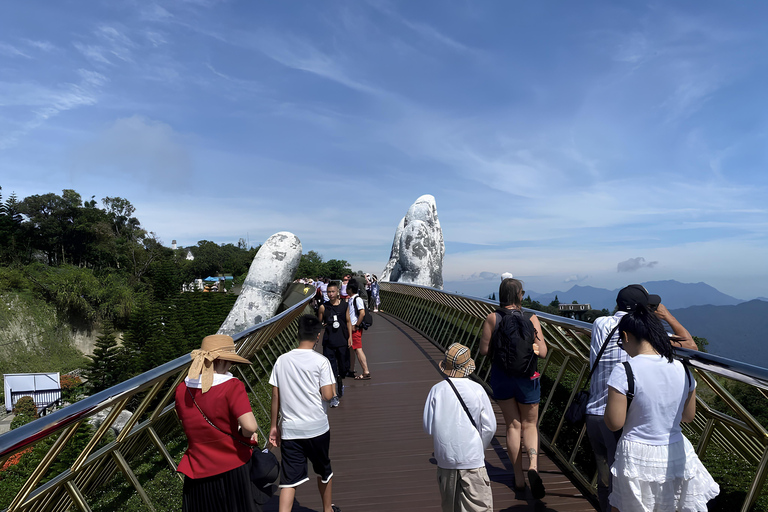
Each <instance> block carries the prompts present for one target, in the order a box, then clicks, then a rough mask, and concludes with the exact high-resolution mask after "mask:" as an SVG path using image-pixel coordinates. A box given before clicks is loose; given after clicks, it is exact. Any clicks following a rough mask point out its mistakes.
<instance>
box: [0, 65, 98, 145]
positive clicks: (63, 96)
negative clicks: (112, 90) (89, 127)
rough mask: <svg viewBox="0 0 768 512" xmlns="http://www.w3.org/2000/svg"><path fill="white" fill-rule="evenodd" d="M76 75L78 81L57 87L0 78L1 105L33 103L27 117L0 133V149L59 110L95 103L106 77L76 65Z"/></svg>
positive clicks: (14, 141) (14, 142) (55, 114)
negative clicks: (4, 80)
mask: <svg viewBox="0 0 768 512" xmlns="http://www.w3.org/2000/svg"><path fill="white" fill-rule="evenodd" d="M78 76H79V77H80V80H79V81H78V82H70V83H66V84H64V85H62V86H60V87H59V88H56V89H50V88H47V87H42V86H39V85H37V84H30V83H3V82H0V98H3V97H4V98H6V99H5V101H3V100H1V99H0V106H10V105H15V106H22V105H23V106H29V107H33V110H32V111H31V113H30V118H28V119H26V120H24V121H22V122H21V123H20V126H19V127H17V128H16V129H14V130H11V131H9V132H6V133H4V134H0V149H7V148H9V147H11V146H13V145H15V144H16V143H17V142H18V140H19V138H20V137H22V136H24V135H26V134H27V133H29V132H30V131H32V130H34V129H35V128H37V127H39V126H40V125H41V124H43V123H44V122H45V121H46V120H48V119H50V118H52V117H55V116H57V115H58V114H60V113H61V112H65V111H68V110H72V109H75V108H78V107H82V106H87V105H93V104H95V103H96V102H97V97H98V94H99V91H100V89H101V87H102V86H103V85H104V84H106V83H107V82H108V79H107V78H106V77H105V76H104V75H102V74H100V73H97V72H95V71H90V70H86V69H79V70H78ZM5 92H9V93H11V94H8V95H7V94H6V93H5Z"/></svg>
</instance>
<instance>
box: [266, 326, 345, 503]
mask: <svg viewBox="0 0 768 512" xmlns="http://www.w3.org/2000/svg"><path fill="white" fill-rule="evenodd" d="M321 330H322V325H321V324H320V320H318V319H317V318H315V317H314V316H311V315H304V316H302V317H301V318H299V347H298V348H296V349H294V350H291V351H290V352H287V353H285V354H283V355H281V356H280V357H278V358H277V361H275V366H274V367H273V368H272V375H270V377H269V383H270V384H271V385H272V424H271V426H270V429H269V442H270V443H272V444H273V445H275V446H279V447H280V456H281V458H282V467H281V468H280V509H279V510H280V512H290V510H291V509H292V508H293V500H294V498H295V496H296V487H297V486H298V485H300V484H303V483H304V482H306V481H307V480H309V477H308V476H307V459H309V461H310V462H312V469H314V470H315V473H316V474H317V488H318V490H319V491H320V497H321V498H322V500H323V512H340V509H339V507H336V506H334V505H333V504H332V503H331V479H332V478H333V471H332V470H331V459H330V457H329V455H328V452H329V449H330V444H331V430H330V424H329V423H328V410H327V402H330V401H331V400H332V399H333V398H334V395H335V393H334V387H335V385H336V381H335V379H334V378H333V371H332V370H331V363H330V362H329V361H328V359H327V358H325V357H323V356H322V355H320V354H318V353H317V352H315V350H314V347H315V343H316V342H317V340H318V338H319V337H320V331H321ZM278 416H279V417H280V424H279V425H278V421H277V420H278Z"/></svg>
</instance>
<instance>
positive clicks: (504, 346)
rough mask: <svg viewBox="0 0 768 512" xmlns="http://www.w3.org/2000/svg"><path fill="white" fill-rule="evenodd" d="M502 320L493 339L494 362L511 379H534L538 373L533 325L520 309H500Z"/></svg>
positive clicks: (498, 311) (497, 311)
mask: <svg viewBox="0 0 768 512" xmlns="http://www.w3.org/2000/svg"><path fill="white" fill-rule="evenodd" d="M496 313H498V314H499V315H501V320H500V321H499V324H498V325H497V326H496V330H495V332H494V333H493V336H492V337H491V347H492V350H493V362H494V364H496V365H497V366H499V368H501V369H502V370H504V373H506V374H507V375H508V376H510V377H532V376H533V374H534V373H535V372H536V360H537V357H536V354H534V352H533V342H534V341H535V339H536V330H535V329H534V327H533V323H531V321H530V320H529V319H527V318H525V316H523V312H522V311H520V310H518V309H512V310H510V309H506V308H500V309H497V310H496Z"/></svg>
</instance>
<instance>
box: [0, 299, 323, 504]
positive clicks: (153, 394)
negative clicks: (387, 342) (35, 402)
mask: <svg viewBox="0 0 768 512" xmlns="http://www.w3.org/2000/svg"><path fill="white" fill-rule="evenodd" d="M311 299H312V296H311V295H310V296H309V297H307V298H306V299H304V300H302V301H301V302H299V303H298V304H296V305H295V306H293V307H291V308H290V309H288V310H286V311H285V312H283V313H281V314H279V315H277V316H275V317H273V318H271V319H270V320H267V321H266V322H263V323H261V324H259V325H257V326H255V327H253V328H251V329H248V330H246V331H243V332H241V333H239V334H237V335H235V336H234V339H235V343H236V344H237V352H238V354H240V355H241V356H243V357H246V358H248V359H249V360H251V361H252V364H251V365H250V366H245V365H237V366H235V367H233V368H234V371H239V372H240V377H241V378H242V380H243V381H244V382H245V383H246V385H247V386H248V388H249V391H251V393H250V396H251V398H252V400H253V402H255V403H256V404H257V405H258V407H257V410H256V414H257V417H259V416H260V417H262V418H264V417H266V418H269V410H270V399H271V395H269V394H268V393H263V392H262V393H259V392H257V390H256V389H255V388H257V387H258V386H260V385H262V384H264V385H265V384H266V382H267V380H268V378H269V373H270V371H271V368H272V365H273V364H274V362H275V360H276V359H277V357H278V356H279V355H280V354H282V353H284V352H286V351H288V350H290V349H292V348H295V343H296V332H297V331H296V327H297V323H296V321H297V318H298V317H299V316H300V315H301V314H302V313H304V312H305V309H306V307H307V304H308V303H309V301H310V300H311ZM190 363H191V360H190V357H189V355H188V354H187V355H184V356H181V357H179V358H177V359H174V360H173V361H170V362H168V363H165V364H163V365H160V366H158V367H157V368H154V369H153V370H150V371H148V372H146V373H143V374H141V375H138V376H136V377H134V378H132V379H129V380H127V381H125V382H122V383H120V384H117V385H116V386H113V387H111V388H109V389H106V390H104V391H101V392H99V393H97V394H95V395H93V396H90V397H88V398H85V399H83V400H81V401H79V402H77V403H74V404H72V405H69V406H67V407H64V408H63V409H60V410H58V411H55V412H53V413H51V414H49V415H47V416H44V417H42V418H40V419H37V420H35V421H33V422H31V423H28V424H26V425H23V426H21V427H19V428H17V429H15V430H12V431H10V432H7V433H5V434H3V435H2V436H0V465H2V464H3V462H5V461H6V460H7V459H8V458H9V457H11V456H13V455H15V454H18V453H19V452H21V451H23V450H25V449H27V448H29V447H32V446H34V445H35V444H37V443H40V442H43V441H45V440H48V439H49V438H55V441H54V442H53V444H52V446H51V447H50V449H49V450H48V452H47V453H46V454H45V456H44V457H43V459H42V461H41V462H40V463H39V465H38V466H37V467H36V468H35V469H34V470H33V471H32V473H31V474H30V475H29V477H28V478H27V480H26V482H25V483H24V484H23V486H22V487H21V489H20V490H19V491H18V493H17V494H16V496H15V498H14V499H13V500H12V501H11V503H10V505H9V506H8V507H7V508H6V509H5V512H16V511H19V512H21V511H35V512H38V511H40V512H49V511H51V512H53V511H55V512H63V511H65V510H69V509H71V508H72V507H73V506H74V507H76V508H78V509H80V510H82V511H90V510H91V509H90V506H89V504H88V496H89V495H90V494H91V493H92V492H94V491H95V490H97V489H98V488H100V487H102V486H104V485H105V484H106V483H107V482H109V481H110V479H111V478H112V477H113V476H114V475H115V473H116V472H118V471H119V472H120V473H122V475H123V477H124V478H125V479H126V480H127V481H128V482H130V484H131V485H132V486H133V487H134V488H135V489H136V492H137V493H138V494H139V496H140V497H141V499H142V501H143V502H144V503H145V505H146V507H147V508H148V509H149V510H155V507H154V506H153V503H152V501H151V500H150V498H149V496H148V495H147V493H146V492H145V490H144V488H143V487H142V485H141V483H140V482H139V479H138V478H137V477H136V474H135V473H134V470H133V469H132V468H131V463H132V462H133V461H134V460H135V459H136V458H138V457H139V456H140V455H141V454H143V453H144V452H145V451H147V450H157V451H158V452H159V453H161V454H162V456H163V458H164V460H165V462H166V463H167V465H168V467H170V469H171V470H172V471H174V472H175V471H176V462H175V461H174V459H173V457H172V456H171V454H170V453H169V451H168V449H167V447H166V445H165V442H164V438H165V436H166V435H167V434H168V433H169V432H171V431H173V430H174V428H178V418H177V416H176V414H175V409H174V391H175V389H176V386H177V385H178V384H179V383H180V382H181V381H182V380H183V379H184V377H186V375H187V371H188V368H189V365H190ZM102 411H105V412H106V411H108V413H107V415H106V419H105V420H104V421H103V422H102V423H101V425H100V426H99V427H98V428H97V429H96V431H95V433H94V434H93V436H92V437H91V438H90V440H88V442H87V444H86V446H85V448H84V449H82V450H81V451H80V452H79V453H77V454H76V455H75V457H74V462H72V463H71V464H69V465H68V468H67V469H65V470H63V471H61V472H60V473H58V474H55V475H50V474H48V473H49V470H50V469H51V466H52V464H53V463H54V462H55V461H57V460H60V458H61V457H62V454H64V453H66V450H67V448H68V447H70V446H71V443H72V440H73V439H74V438H75V436H76V434H77V431H78V428H79V427H81V425H83V424H84V422H86V421H88V419H89V418H91V417H93V416H94V415H96V414H97V413H100V412H102ZM123 411H129V412H131V413H132V414H131V415H130V419H128V420H127V423H126V424H125V425H124V427H123V428H122V430H121V431H120V433H119V434H117V436H116V437H115V438H114V440H109V439H108V437H107V433H108V431H109V430H110V428H111V427H112V425H113V424H114V423H115V420H117V419H118V416H120V414H121V413H122V412H123ZM259 431H260V438H261V439H266V435H265V432H264V431H263V430H262V427H261V425H260V426H259ZM1 477H2V475H0V478H1ZM44 477H45V478H44ZM179 477H180V478H181V475H180V474H179ZM43 480H45V483H41V481H43Z"/></svg>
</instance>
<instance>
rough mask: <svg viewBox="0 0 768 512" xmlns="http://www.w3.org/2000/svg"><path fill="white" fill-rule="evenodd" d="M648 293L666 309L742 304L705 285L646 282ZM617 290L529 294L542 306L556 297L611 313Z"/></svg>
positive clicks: (587, 288) (590, 288)
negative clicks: (653, 295) (659, 300)
mask: <svg viewBox="0 0 768 512" xmlns="http://www.w3.org/2000/svg"><path fill="white" fill-rule="evenodd" d="M641 284H642V285H643V286H645V288H646V289H647V290H648V292H649V293H652V294H655V295H659V296H661V301H662V302H663V303H664V305H665V306H667V309H679V308H687V307H689V306H701V305H706V304H710V305H713V306H735V305H736V304H740V303H742V302H744V301H743V300H740V299H737V298H735V297H731V296H730V295H726V294H724V293H723V292H721V291H719V290H717V289H716V288H713V287H712V286H709V285H708V284H706V283H681V282H679V281H673V280H669V281H648V282H645V283H641ZM619 290H620V288H617V289H615V290H606V289H605V288H595V287H593V286H579V285H576V286H573V287H572V288H571V289H570V290H567V291H564V292H563V291H554V292H551V293H536V292H529V295H530V296H531V298H532V299H533V300H537V301H539V302H541V303H542V304H549V303H550V302H552V301H553V300H555V296H557V298H558V300H559V301H560V302H561V303H570V302H573V301H574V300H575V301H578V302H579V303H580V304H591V305H592V308H593V309H603V308H605V309H607V310H609V311H613V308H614V307H616V295H618V293H619Z"/></svg>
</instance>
